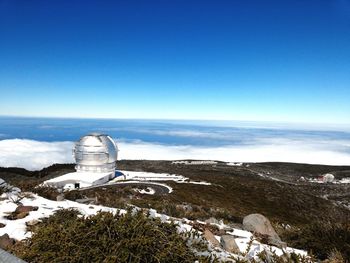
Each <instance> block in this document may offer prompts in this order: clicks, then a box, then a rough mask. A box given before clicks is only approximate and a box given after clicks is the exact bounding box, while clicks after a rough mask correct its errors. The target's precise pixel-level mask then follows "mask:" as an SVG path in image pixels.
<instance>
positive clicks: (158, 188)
mask: <svg viewBox="0 0 350 263" xmlns="http://www.w3.org/2000/svg"><path fill="white" fill-rule="evenodd" d="M114 185H123V186H135V187H150V188H152V189H153V190H154V191H155V193H154V194H155V195H165V194H169V193H170V192H171V188H170V187H169V186H167V185H165V184H163V183H157V182H128V181H126V182H115V183H109V184H102V185H96V186H90V187H86V188H81V189H79V190H81V191H84V190H88V189H93V188H99V187H107V186H114Z"/></svg>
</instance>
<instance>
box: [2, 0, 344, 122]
mask: <svg viewBox="0 0 350 263" xmlns="http://www.w3.org/2000/svg"><path fill="white" fill-rule="evenodd" d="M0 91H1V93H0V115H20V116H53V117H105V118H160V119H214V120H257V121H286V122H289V121H290V122H308V123H343V124H350V117H349V116H350V0H333V1H330V0H327V1H326V0H317V1H316V0H315V1H313V0H310V1H302V0H299V1H298V0H293V1H288V0H286V1H261V0H256V1H252V0H244V1H243V0H242V1H229V0H227V1H220V0H219V1H214V0H213V1H203V0H202V1H189V0H186V1H185V0H173V1H170V0H169V1H164V0H159V1H153V0H147V1H146V0H145V1H16V0H0Z"/></svg>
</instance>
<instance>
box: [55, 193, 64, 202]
mask: <svg viewBox="0 0 350 263" xmlns="http://www.w3.org/2000/svg"><path fill="white" fill-rule="evenodd" d="M56 201H58V202H61V201H64V194H59V195H58V196H56Z"/></svg>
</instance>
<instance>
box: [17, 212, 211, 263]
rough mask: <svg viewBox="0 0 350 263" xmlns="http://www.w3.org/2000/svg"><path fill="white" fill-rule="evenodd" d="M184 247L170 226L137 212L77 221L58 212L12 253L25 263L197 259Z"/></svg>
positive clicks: (185, 241) (75, 215) (74, 216)
mask: <svg viewBox="0 0 350 263" xmlns="http://www.w3.org/2000/svg"><path fill="white" fill-rule="evenodd" d="M188 241H189V238H188V237H185V236H183V235H180V234H178V233H177V231H176V225H174V224H167V223H161V222H160V220H159V219H150V218H148V217H147V216H146V215H144V214H143V213H142V212H136V213H133V212H131V211H128V212H127V213H126V214H124V215H113V214H112V213H107V212H99V213H98V214H96V215H93V216H90V217H82V216H79V214H78V212H76V211H74V210H60V211H57V212H56V213H55V214H54V215H53V216H51V217H49V218H47V219H44V220H43V222H42V223H41V224H40V227H38V228H37V229H36V230H34V232H33V235H32V237H31V238H30V239H27V240H24V241H22V242H19V243H18V244H17V245H16V246H15V248H14V252H15V253H16V254H17V255H18V256H19V257H21V258H23V259H24V260H26V261H28V262H50V263H51V262H52V263H54V262H72V263H74V262H194V261H195V260H196V259H199V258H198V257H197V256H196V255H195V253H194V252H193V249H192V248H191V247H189V246H188V245H187V244H188ZM203 260H207V259H203ZM201 262H202V261H201Z"/></svg>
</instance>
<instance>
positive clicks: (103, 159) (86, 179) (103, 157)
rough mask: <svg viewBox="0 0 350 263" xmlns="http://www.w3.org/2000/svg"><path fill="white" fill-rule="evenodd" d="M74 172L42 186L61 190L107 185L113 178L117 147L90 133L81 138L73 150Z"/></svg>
mask: <svg viewBox="0 0 350 263" xmlns="http://www.w3.org/2000/svg"><path fill="white" fill-rule="evenodd" d="M73 157H74V159H75V161H76V166H75V169H76V172H74V173H68V174H65V175H62V176H59V177H56V178H53V179H51V180H48V181H45V182H44V184H46V185H48V186H53V187H56V188H63V189H75V188H82V187H89V186H93V185H99V184H104V183H107V182H108V181H109V180H111V179H113V178H114V177H115V174H116V173H115V169H116V161H117V157H118V147H117V145H116V143H115V142H114V140H113V139H112V138H111V137H110V136H108V135H106V134H99V133H91V134H88V135H85V136H83V137H81V138H80V139H79V140H78V141H77V142H76V143H75V146H74V148H73Z"/></svg>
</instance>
